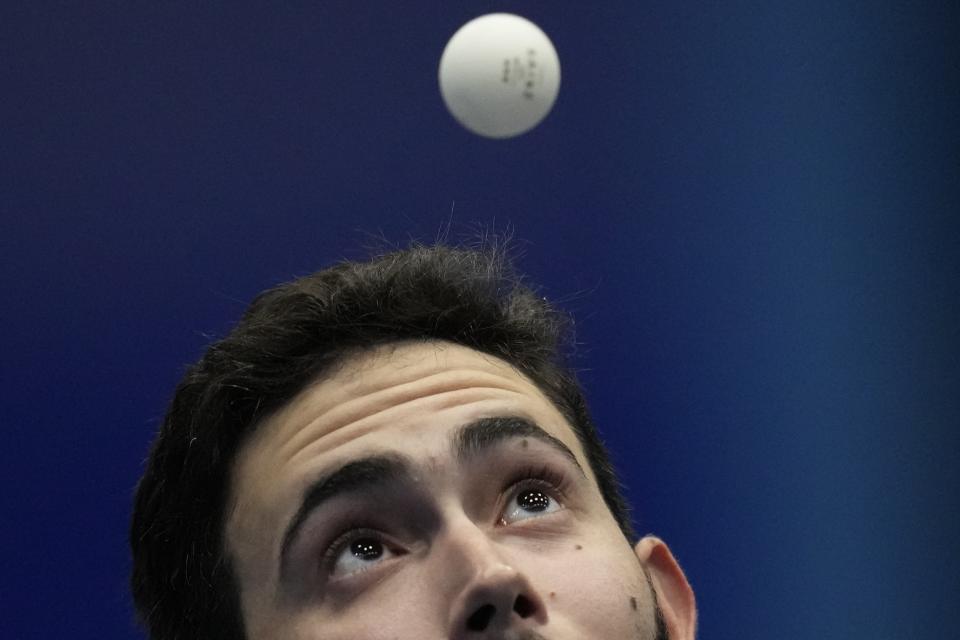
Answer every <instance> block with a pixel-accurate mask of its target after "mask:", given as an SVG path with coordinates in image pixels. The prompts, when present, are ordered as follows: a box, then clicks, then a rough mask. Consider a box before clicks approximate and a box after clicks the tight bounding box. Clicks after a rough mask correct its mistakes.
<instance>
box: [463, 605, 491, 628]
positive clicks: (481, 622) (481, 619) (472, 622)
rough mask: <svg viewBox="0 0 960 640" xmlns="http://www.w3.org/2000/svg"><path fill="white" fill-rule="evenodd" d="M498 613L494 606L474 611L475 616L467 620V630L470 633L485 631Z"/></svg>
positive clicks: (486, 606) (485, 606) (484, 606)
mask: <svg viewBox="0 0 960 640" xmlns="http://www.w3.org/2000/svg"><path fill="white" fill-rule="evenodd" d="M496 612H497V608H496V607H494V606H493V605H492V604H485V605H483V606H482V607H480V608H479V609H477V610H476V611H474V612H473V615H471V616H470V617H469V618H467V629H469V630H470V631H484V630H485V629H486V628H487V625H489V624H490V621H491V620H492V619H493V616H494V614H495V613H496Z"/></svg>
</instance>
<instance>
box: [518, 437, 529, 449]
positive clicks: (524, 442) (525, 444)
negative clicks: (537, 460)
mask: <svg viewBox="0 0 960 640" xmlns="http://www.w3.org/2000/svg"><path fill="white" fill-rule="evenodd" d="M529 444H530V443H528V442H527V439H526V438H524V439H523V440H521V441H520V446H521V447H522V448H524V449H526V448H527V446H529Z"/></svg>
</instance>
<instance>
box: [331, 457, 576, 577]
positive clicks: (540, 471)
mask: <svg viewBox="0 0 960 640" xmlns="http://www.w3.org/2000/svg"><path fill="white" fill-rule="evenodd" d="M509 478H510V479H509V481H507V482H505V483H504V486H503V489H502V491H501V498H500V500H499V504H500V512H502V511H503V510H504V509H505V508H506V504H507V502H509V500H510V499H512V498H513V497H514V496H516V495H517V494H519V493H520V492H521V491H523V490H524V489H529V488H539V489H545V490H546V491H547V492H548V493H550V494H552V496H553V497H554V498H555V499H557V500H559V502H560V503H561V505H562V504H563V503H564V502H565V501H566V500H565V496H566V493H567V486H568V484H569V478H568V477H567V475H566V474H565V473H563V472H562V471H559V470H557V469H554V468H552V467H549V466H546V465H541V466H528V467H520V468H519V469H517V470H516V471H515V472H514V473H512V474H511V475H510V476H509ZM499 517H502V515H501V516H498V518H499ZM342 531H343V533H341V534H340V535H338V536H337V537H336V538H334V539H333V541H332V542H331V543H330V544H328V545H327V546H326V548H325V550H324V552H323V559H322V564H321V566H322V567H323V570H324V571H325V572H326V573H327V574H329V573H330V572H332V571H333V567H334V566H335V565H336V563H337V559H338V558H339V557H340V554H342V553H343V551H344V549H346V548H347V546H349V545H350V544H351V543H353V542H354V541H356V540H358V539H360V538H374V539H376V540H379V541H380V542H382V543H383V544H384V545H385V546H392V545H391V543H390V541H389V540H388V538H387V536H386V535H385V534H384V533H383V532H382V531H381V530H379V529H376V528H371V527H370V523H369V522H366V521H364V522H359V521H358V522H355V523H352V524H349V525H347V526H345V527H343V529H342Z"/></svg>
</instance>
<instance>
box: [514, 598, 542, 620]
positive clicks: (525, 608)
mask: <svg viewBox="0 0 960 640" xmlns="http://www.w3.org/2000/svg"><path fill="white" fill-rule="evenodd" d="M513 610H514V612H515V613H516V614H517V615H518V616H520V617H521V618H529V617H530V616H532V615H533V614H534V613H536V612H537V606H536V605H535V604H533V602H531V601H530V598H527V597H525V596H522V595H520V596H517V599H516V601H515V602H514V603H513Z"/></svg>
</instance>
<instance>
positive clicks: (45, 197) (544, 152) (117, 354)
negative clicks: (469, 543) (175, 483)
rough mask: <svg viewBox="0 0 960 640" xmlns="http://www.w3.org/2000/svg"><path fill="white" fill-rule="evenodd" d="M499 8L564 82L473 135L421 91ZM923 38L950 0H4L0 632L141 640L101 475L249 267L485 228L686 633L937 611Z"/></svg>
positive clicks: (940, 376) (944, 603) (953, 516)
mask: <svg viewBox="0 0 960 640" xmlns="http://www.w3.org/2000/svg"><path fill="white" fill-rule="evenodd" d="M198 5H199V6H198ZM495 10H509V11H512V12H515V13H519V14H521V15H524V16H526V17H528V18H530V19H532V20H534V21H535V22H536V23H538V24H539V25H540V26H541V27H542V28H543V29H544V30H545V31H546V32H547V33H548V34H549V35H550V37H551V38H552V39H553V41H554V43H555V45H556V48H557V50H558V52H559V55H560V58H561V64H562V69H563V81H562V86H561V90H560V95H559V98H558V101H557V103H556V106H555V108H554V110H553V112H552V113H551V114H550V116H549V117H548V118H547V119H546V120H545V121H544V122H543V123H542V124H541V125H540V126H539V127H538V128H536V129H535V130H533V131H531V132H530V133H528V134H526V135H524V136H521V137H519V138H516V139H512V140H505V141H491V140H485V139H481V138H478V137H475V136H473V135H471V134H470V133H468V132H466V131H465V130H463V129H461V128H460V127H459V126H458V125H457V124H456V123H455V122H454V121H453V120H452V118H451V117H450V116H449V115H448V114H447V113H446V112H445V109H444V106H443V104H442V102H441V100H440V97H439V92H438V90H437V86H436V68H437V63H438V60H439V56H440V53H441V51H442V50H443V47H444V44H445V43H446V41H447V39H448V38H449V37H450V35H452V34H453V32H454V31H455V30H456V29H457V28H458V27H459V26H460V25H461V24H463V23H464V22H466V21H467V20H469V19H470V18H473V17H475V16H477V15H480V14H483V13H488V12H490V11H495ZM958 33H960V10H958V5H957V4H956V3H949V2H943V3H893V2H870V3H864V2H844V1H836V0H834V1H826V0H814V1H811V2H782V1H775V2H752V3H750V2H724V3H690V2H664V1H662V0H656V1H651V2H615V1H610V2H598V3H579V2H578V3H573V2H570V3H563V4H560V3H556V2H552V3H534V2H519V1H518V2H506V3H502V4H494V3H489V2H479V1H470V2H459V3H434V2H423V1H412V0H411V1H405V2H382V1H381V2H367V3H360V2H357V3H346V2H311V3H298V4H294V3H262V4H255V3H249V2H230V3H219V4H214V3H169V2H151V3H140V2H61V3H42V2H37V3H32V2H21V3H11V2H7V3H4V4H3V7H2V9H0V117H2V119H0V221H2V228H0V286H2V290H0V295H2V298H0V299H2V301H3V307H2V309H3V313H2V323H3V324H2V332H0V340H2V343H0V348H2V359H0V383H2V384H0V389H2V401H0V421H2V433H3V444H2V446H0V469H2V471H3V490H2V491H0V514H2V517H0V536H2V538H0V543H2V549H3V552H4V553H3V559H2V561H0V566H2V567H3V571H2V575H3V578H2V583H0V609H2V612H0V614H2V615H0V627H2V628H0V636H2V637H3V638H31V639H33V638H38V639H39V638H43V639H49V638H66V637H69V638H138V637H141V635H140V632H139V631H137V629H136V627H135V625H134V623H133V617H132V611H131V606H130V602H129V597H128V595H127V592H126V580H127V572H128V570H129V560H128V557H127V553H128V552H127V543H126V527H127V521H128V517H129V508H130V501H131V496H132V491H133V486H134V484H135V482H136V480H137V478H138V476H139V474H140V472H141V469H142V461H143V459H144V457H145V455H146V452H147V447H148V443H149V441H150V439H151V435H152V433H153V431H154V430H155V428H156V427H157V425H158V422H159V420H160V417H161V416H162V414H163V411H164V408H165V405H166V402H167V401H168V400H169V397H170V394H171V391H172V389H173V386H174V384H175V383H176V381H177V380H178V378H179V376H180V374H181V373H182V371H183V369H184V366H185V365H186V363H188V362H191V361H193V360H195V359H196V358H197V357H199V355H200V354H201V352H202V349H203V346H204V345H205V344H206V343H208V341H209V340H210V339H211V338H212V337H213V336H217V335H222V334H223V333H224V332H225V331H226V330H227V328H228V327H229V326H230V324H231V323H232V321H234V320H235V319H236V318H237V317H238V316H239V314H240V313H241V311H242V309H243V307H244V305H245V303H246V302H247V301H249V300H250V299H251V297H252V296H253V295H254V294H255V293H256V292H258V291H259V290H261V289H263V288H266V287H267V286H270V285H272V284H274V283H276V282H279V281H282V280H287V279H289V278H291V277H293V276H295V275H301V274H305V273H308V272H310V271H313V270H315V269H317V268H319V267H321V266H323V265H325V264H328V263H329V262H331V261H332V260H335V259H338V258H341V257H360V256H363V255H364V254H365V253H366V248H368V247H372V248H379V247H382V246H383V245H384V240H385V241H386V242H387V243H392V244H398V245H403V244H405V243H406V242H407V240H408V238H418V239H422V240H430V239H433V238H436V237H438V235H439V236H443V235H444V234H447V235H448V237H449V238H450V239H451V240H471V239H475V238H476V237H477V236H478V235H479V234H481V233H483V232H489V231H495V232H498V233H502V232H505V231H509V230H513V232H514V235H515V237H516V238H517V241H516V242H515V248H516V249H517V250H518V251H519V252H520V253H522V256H523V257H522V259H521V262H520V264H521V266H522V268H523V270H524V271H525V272H527V273H528V274H529V275H530V277H531V280H532V281H534V282H538V283H541V284H542V285H543V291H544V293H545V294H546V295H548V296H550V297H551V298H553V299H555V300H559V301H561V303H562V304H563V306H564V307H565V308H567V309H568V310H570V311H572V312H573V313H574V314H575V315H576V318H577V335H578V340H579V342H580V344H581V347H580V351H579V357H578V359H577V361H576V364H577V366H578V367H579V368H580V369H581V375H582V378H583V382H584V384H585V385H586V387H587V389H588V393H589V397H590V400H591V404H592V407H593V410H594V412H595V414H596V418H597V420H598V422H599V423H600V425H601V427H602V428H603V430H604V432H605V434H606V437H607V439H608V441H609V444H610V446H611V448H612V449H613V451H614V455H615V458H616V461H617V462H618V464H619V465H620V466H621V467H622V469H623V470H624V480H625V483H626V484H627V486H628V492H629V495H630V497H631V499H632V501H633V504H634V505H635V507H636V515H637V521H638V526H639V528H640V530H641V531H644V532H647V531H653V532H656V533H658V534H659V535H661V536H662V537H663V538H665V539H666V540H668V542H670V543H671V545H672V547H673V549H674V551H675V553H676V555H677V556H678V558H679V560H680V561H681V564H682V565H683V566H684V567H685V569H686V571H687V573H688V575H689V578H690V580H691V582H692V584H693V585H694V587H695V589H696V591H697V594H698V597H699V604H700V616H701V617H700V620H701V634H700V635H701V637H702V638H715V639H716V638H720V639H722V638H738V639H739V638H757V639H763V638H781V639H784V638H787V639H792V638H796V639H798V640H799V639H806V638H813V637H815V638H853V637H858V638H859V637H862V638H921V637H927V638H933V637H945V636H950V635H952V634H955V633H956V632H955V631H953V632H950V631H949V630H950V629H954V630H955V629H956V628H957V623H958V622H960V614H958V607H957V602H958V601H960V555H958V551H957V542H958V540H960V518H958V504H960V499H958V491H957V489H958V486H960V482H958V480H960V478H958V475H960V465H958V453H960V442H958V440H960V438H958V426H960V420H958V417H957V416H958V413H960V363H958V361H960V349H958V344H960V339H958V338H960V336H958V327H960V284H958V283H960V232H958V224H957V221H956V218H957V215H958V212H960V187H958V184H960V126H958V111H960V109H958V106H960V82H958V73H960V72H958V70H960V56H958V46H957V40H958V39H957V34H958ZM448 228H449V232H448V231H447V230H448Z"/></svg>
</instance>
